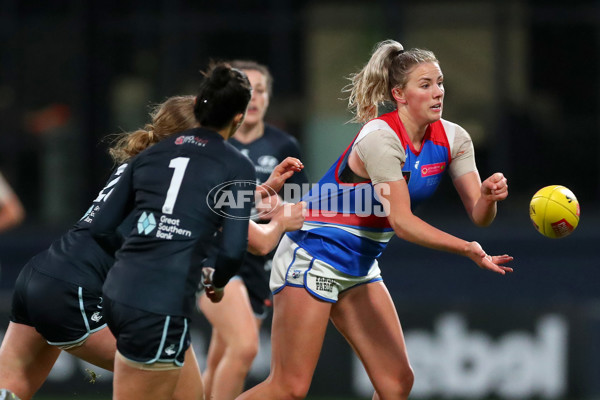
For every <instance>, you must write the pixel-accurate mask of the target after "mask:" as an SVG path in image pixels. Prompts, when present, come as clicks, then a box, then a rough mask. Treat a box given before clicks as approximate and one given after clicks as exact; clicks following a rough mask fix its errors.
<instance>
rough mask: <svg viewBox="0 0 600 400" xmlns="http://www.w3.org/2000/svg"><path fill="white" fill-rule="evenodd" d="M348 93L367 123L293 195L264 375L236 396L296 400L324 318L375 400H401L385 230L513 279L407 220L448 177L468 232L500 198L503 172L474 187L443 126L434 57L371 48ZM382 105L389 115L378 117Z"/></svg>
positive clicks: (464, 144)
mask: <svg viewBox="0 0 600 400" xmlns="http://www.w3.org/2000/svg"><path fill="white" fill-rule="evenodd" d="M349 91H350V97H349V108H350V109H351V110H352V111H354V112H355V113H356V115H355V121H357V122H361V123H365V125H364V126H363V127H362V129H361V130H360V131H359V133H358V135H357V137H356V138H355V139H354V140H353V141H352V143H351V144H350V145H349V147H348V148H347V150H346V151H345V152H344V153H343V154H342V156H341V157H340V158H339V159H338V160H337V161H336V162H335V163H334V165H333V166H332V167H331V169H330V170H329V171H328V172H327V173H326V174H325V175H324V176H323V178H322V179H321V180H320V181H319V184H318V185H317V186H316V187H315V188H314V189H313V190H312V191H311V192H310V193H309V194H308V195H307V196H305V197H304V198H303V200H304V201H306V202H307V208H308V215H307V217H306V222H305V225H304V227H303V228H302V230H299V231H296V232H292V233H288V234H287V235H286V236H284V238H283V239H282V241H281V243H280V245H279V247H278V249H277V252H276V254H275V258H274V261H273V270H272V273H271V282H270V284H271V290H273V292H274V293H275V295H274V311H273V312H274V314H273V328H272V336H271V345H272V358H271V373H270V375H269V377H268V378H267V379H266V380H265V381H264V382H262V383H261V384H259V385H257V386H255V387H254V388H252V389H250V390H249V391H247V392H245V393H243V394H242V395H241V396H240V397H238V399H240V400H248V399H257V400H258V399H260V400H266V399H279V400H280V399H302V398H304V397H305V396H306V394H307V393H308V390H309V387H310V383H311V379H312V376H313V372H314V370H315V367H316V365H317V360H318V358H319V354H320V352H321V347H322V344H323V338H324V335H325V330H326V327H327V324H328V322H329V321H330V320H331V321H332V322H333V324H334V325H335V327H336V328H337V329H338V330H339V331H340V332H341V333H342V335H344V337H345V338H346V340H347V341H348V343H349V344H350V345H351V346H352V348H353V349H354V351H355V352H356V353H357V355H358V357H359V358H360V360H361V361H362V363H363V365H364V367H365V369H366V371H367V374H368V376H369V378H370V380H371V382H372V384H373V387H374V392H375V393H374V395H373V398H374V399H379V400H403V399H407V398H408V395H409V393H410V391H411V388H412V385H413V371H412V369H411V366H410V362H409V359H408V354H407V351H406V345H405V342H404V336H403V333H402V327H401V325H400V321H399V319H398V314H397V312H396V309H395V307H394V304H393V302H392V299H391V297H390V294H389V292H388V291H387V288H386V286H385V284H384V283H383V280H382V277H381V273H380V270H379V266H378V264H377V260H376V258H377V257H378V256H379V254H380V253H381V252H382V251H383V250H384V248H385V246H386V244H387V242H388V241H389V239H390V238H391V237H392V236H393V235H394V234H395V235H396V236H398V237H400V238H402V239H404V240H408V241H410V242H413V243H416V244H419V245H422V246H425V247H429V248H432V249H436V250H441V251H446V252H451V253H455V254H459V255H462V256H465V257H466V258H468V259H469V260H471V261H472V262H474V263H475V264H476V265H477V266H478V267H480V268H483V269H486V270H489V271H492V272H496V273H499V274H502V275H504V274H506V273H507V272H511V271H512V268H510V267H507V266H504V265H503V264H505V263H507V262H509V261H511V260H512V257H510V256H508V255H501V256H490V255H488V254H487V253H486V252H485V251H484V250H483V249H482V247H481V245H480V244H479V243H477V242H474V241H466V240H463V239H460V238H458V237H455V236H452V235H450V234H448V233H446V232H443V231H441V230H439V229H436V228H434V227H433V226H431V225H429V224H428V223H426V222H425V221H423V220H422V219H420V218H419V217H417V216H415V215H414V214H413V212H412V207H413V206H414V205H415V204H416V203H418V202H419V201H422V200H424V199H426V198H427V197H429V196H431V195H432V194H433V192H434V191H435V189H436V187H437V185H438V184H439V181H440V179H441V177H442V176H443V175H444V174H445V172H446V171H448V173H449V175H450V177H451V178H452V180H453V182H454V186H455V187H456V190H457V191H458V193H459V194H460V198H461V199H462V202H463V204H464V206H465V209H466V211H467V215H468V216H469V217H470V219H471V220H472V221H473V222H474V223H475V224H477V225H481V226H486V225H489V224H490V223H491V222H492V220H493V219H494V217H495V215H496V204H497V202H498V201H501V200H504V199H505V198H506V196H507V195H508V186H507V182H506V179H505V177H504V176H503V175H502V174H501V173H495V174H493V175H492V176H491V177H489V178H487V179H486V180H485V181H483V183H482V182H481V180H480V178H479V173H478V172H477V168H476V166H475V160H474V155H473V146H472V144H471V140H470V138H469V135H468V134H467V132H465V130H464V129H462V128H461V127H460V126H459V125H456V124H454V123H451V122H449V121H445V120H442V119H441V117H442V110H443V100H444V76H443V74H442V70H441V68H440V65H439V62H438V60H437V59H436V57H435V56H434V54H433V53H432V52H430V51H426V50H420V49H411V50H408V51H404V49H403V47H402V46H401V45H400V44H399V43H398V42H396V41H393V40H388V41H384V42H381V43H379V44H378V45H377V47H376V48H375V50H374V52H373V54H372V55H371V58H370V60H369V62H368V63H367V64H366V65H365V67H364V68H363V69H362V70H361V71H360V72H358V73H357V74H355V75H353V76H352V84H351V85H350V87H349ZM382 102H391V103H393V104H394V105H395V106H396V109H395V110H394V111H392V112H390V113H387V114H384V115H381V116H379V115H378V113H377V111H378V105H379V104H381V103H382ZM321 188H323V189H324V190H322V191H321V190H320V189H321ZM332 188H333V189H332ZM399 262H401V260H400V261H399Z"/></svg>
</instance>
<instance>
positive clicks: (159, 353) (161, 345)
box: [144, 315, 171, 364]
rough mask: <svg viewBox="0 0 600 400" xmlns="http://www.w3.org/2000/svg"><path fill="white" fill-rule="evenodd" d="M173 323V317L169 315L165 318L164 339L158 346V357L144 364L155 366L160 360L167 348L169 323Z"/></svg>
mask: <svg viewBox="0 0 600 400" xmlns="http://www.w3.org/2000/svg"><path fill="white" fill-rule="evenodd" d="M170 322H171V316H170V315H167V318H165V324H164V326H163V333H162V338H161V339H160V345H159V346H158V351H157V352H156V357H154V358H153V359H152V360H150V361H146V362H145V363H144V364H154V363H155V362H156V361H158V359H159V358H160V355H161V353H162V351H163V348H164V347H165V342H166V341H167V332H168V331H169V323H170Z"/></svg>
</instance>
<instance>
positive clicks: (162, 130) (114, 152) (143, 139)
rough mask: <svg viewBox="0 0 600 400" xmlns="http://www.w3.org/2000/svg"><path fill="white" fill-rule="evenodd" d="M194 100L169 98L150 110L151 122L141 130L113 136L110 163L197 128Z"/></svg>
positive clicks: (191, 98) (128, 157) (176, 97)
mask: <svg viewBox="0 0 600 400" xmlns="http://www.w3.org/2000/svg"><path fill="white" fill-rule="evenodd" d="M194 102H195V97H194V96H173V97H169V98H168V99H167V100H165V101H164V102H163V103H161V104H157V105H155V106H153V108H152V111H151V112H150V120H151V121H152V122H150V123H148V124H146V125H145V126H144V127H143V128H142V129H138V130H136V131H133V132H124V133H121V134H117V135H116V137H114V138H113V140H112V143H113V145H112V146H111V148H110V149H109V150H108V152H109V154H110V155H111V157H112V159H113V160H114V161H115V163H117V164H121V163H123V162H124V161H126V160H128V159H130V158H131V157H133V156H135V155H137V154H138V153H140V152H141V151H143V150H145V149H146V148H148V147H150V146H152V145H153V144H156V143H158V142H160V141H161V140H163V139H164V138H166V137H168V136H171V135H173V134H175V133H178V132H182V131H185V130H188V129H191V128H194V127H197V126H199V123H198V122H197V121H196V117H195V116H194Z"/></svg>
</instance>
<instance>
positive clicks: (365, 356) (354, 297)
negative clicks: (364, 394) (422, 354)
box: [331, 282, 411, 380]
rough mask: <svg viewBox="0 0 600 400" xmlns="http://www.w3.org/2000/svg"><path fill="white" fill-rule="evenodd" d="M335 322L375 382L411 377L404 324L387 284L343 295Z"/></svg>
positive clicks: (334, 311) (334, 314)
mask: <svg viewBox="0 0 600 400" xmlns="http://www.w3.org/2000/svg"><path fill="white" fill-rule="evenodd" d="M331 321H332V322H333V324H334V325H335V327H336V328H337V329H338V330H339V331H340V333H341V334H342V335H344V337H345V338H346V339H347V340H348V342H349V343H350V344H351V346H352V347H353V348H354V350H355V351H356V353H357V355H358V356H359V358H360V359H361V361H362V362H363V364H364V366H365V369H366V370H367V373H368V374H369V376H370V377H371V379H372V380H373V379H377V377H380V378H383V377H386V376H387V377H389V376H395V377H398V376H402V375H404V374H411V369H410V364H409V360H408V354H407V352H406V344H405V341H404V335H403V332H402V327H401V325H400V320H399V319H398V314H397V312H396V307H395V306H394V303H393V301H392V299H391V296H390V294H389V292H388V290H387V288H386V287H385V285H384V284H383V282H373V283H370V284H366V285H361V286H357V287H355V288H352V289H350V290H348V291H346V292H344V293H342V294H341V295H340V297H339V300H338V302H337V303H336V304H335V305H334V306H333V307H332V311H331Z"/></svg>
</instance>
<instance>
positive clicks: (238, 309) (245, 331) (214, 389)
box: [200, 279, 258, 400]
mask: <svg viewBox="0 0 600 400" xmlns="http://www.w3.org/2000/svg"><path fill="white" fill-rule="evenodd" d="M225 291H226V293H227V295H226V296H224V297H223V300H221V302H219V303H212V302H210V300H209V299H208V298H206V297H205V296H203V297H202V298H201V300H200V309H201V310H202V312H203V313H204V315H205V316H206V318H207V319H208V321H209V322H210V323H211V325H212V327H213V329H214V330H216V332H217V335H218V337H217V338H215V335H214V334H213V336H212V339H211V346H210V348H209V355H208V360H209V362H208V363H207V371H206V372H205V377H206V378H208V379H210V383H208V385H207V388H206V389H205V390H206V397H207V398H208V399H210V398H214V399H219V400H233V399H235V397H236V396H238V395H239V394H240V393H241V392H242V390H243V389H244V381H245V379H246V376H247V375H248V371H249V370H250V366H251V365H252V361H254V358H255V357H256V354H257V353H258V328H257V324H256V317H255V316H254V313H253V312H252V306H251V305H250V300H249V298H248V291H247V290H246V287H245V286H244V283H243V282H242V281H241V280H240V279H234V280H232V281H230V282H229V283H228V284H227V286H226V288H225ZM213 333H214V331H213ZM215 339H216V340H217V342H216V343H215V346H213V343H212V340H215ZM211 351H212V352H214V353H215V354H211ZM219 353H221V357H220V358H217V356H218V354H219ZM209 390H210V391H209Z"/></svg>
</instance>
